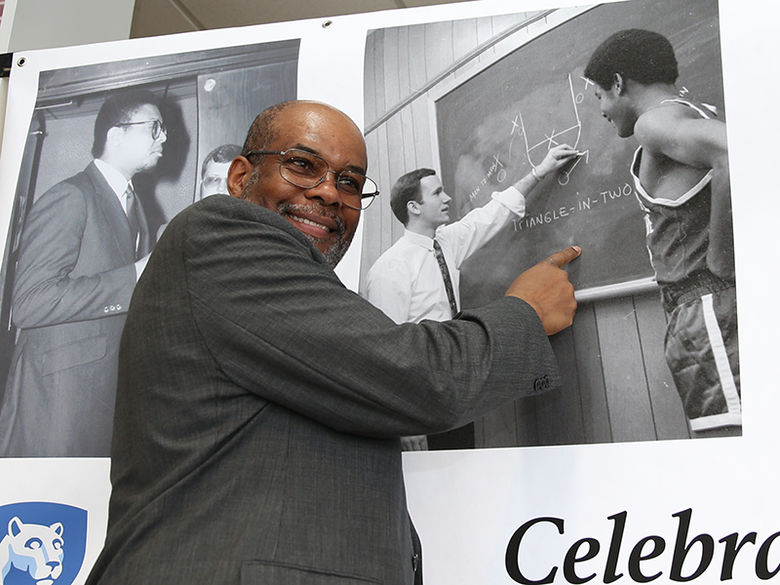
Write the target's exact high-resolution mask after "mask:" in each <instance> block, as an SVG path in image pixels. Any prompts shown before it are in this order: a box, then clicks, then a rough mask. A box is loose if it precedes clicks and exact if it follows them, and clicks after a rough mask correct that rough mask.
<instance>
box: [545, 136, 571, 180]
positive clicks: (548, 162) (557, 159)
mask: <svg viewBox="0 0 780 585" xmlns="http://www.w3.org/2000/svg"><path fill="white" fill-rule="evenodd" d="M579 154H580V153H579V152H578V151H577V149H575V148H572V147H571V146H569V145H568V144H559V145H558V146H554V147H552V148H551V149H550V150H548V151H547V155H546V156H545V157H544V160H543V161H542V162H540V163H539V166H537V167H536V175H537V176H538V178H540V179H541V178H544V177H546V176H547V175H549V174H550V173H552V172H553V171H557V170H558V169H560V168H561V167H563V166H564V165H566V163H568V162H569V161H572V160H574V158H575V157H577V156H579Z"/></svg>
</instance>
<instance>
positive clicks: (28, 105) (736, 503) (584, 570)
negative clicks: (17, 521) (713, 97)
mask: <svg viewBox="0 0 780 585" xmlns="http://www.w3.org/2000/svg"><path fill="white" fill-rule="evenodd" d="M561 4H562V3H561V2H542V1H530V0H529V1H528V2H524V3H523V5H522V6H520V5H519V3H518V2H505V1H491V0H487V1H484V2H474V3H463V4H455V5H450V6H439V7H428V8H421V9H413V10H399V11H389V12H382V13H374V14H366V15H356V16H348V17H338V18H333V19H330V24H329V25H327V26H325V22H326V21H325V20H320V19H318V20H311V21H299V22H293V23H282V24H275V25H263V26H259V27H247V28H240V29H229V30H218V31H208V32H203V33H193V34H185V35H171V36H166V37H158V38H152V39H142V40H137V41H123V42H117V43H106V44H101V45H92V46H84V47H74V48H67V49H60V50H48V51H33V52H29V53H25V54H16V55H14V62H15V63H14V70H13V73H12V78H11V84H10V91H9V99H8V114H7V119H6V127H5V134H4V138H3V149H2V154H3V156H2V159H0V226H2V229H3V230H6V229H7V226H8V224H9V220H10V214H11V208H12V204H13V197H14V193H15V183H16V177H17V175H18V171H19V168H20V164H21V158H22V148H23V145H24V142H25V136H26V133H27V130H28V128H29V124H30V119H31V115H32V110H33V106H34V103H35V97H36V91H37V77H38V72H39V71H42V70H46V69H54V68H60V67H74V66H78V65H85V64H89V63H96V62H107V61H113V60H122V59H129V58H137V57H141V56H143V55H150V56H151V55H161V54H170V53H178V52H183V51H188V50H203V49H208V48H214V47H221V46H232V45H241V44H252V43H257V42H265V41H272V40H280V39H288V38H301V39H302V45H301V52H300V67H299V79H298V89H299V96H300V97H302V98H311V99H318V100H322V101H325V102H329V103H332V104H334V105H336V106H337V107H340V108H341V109H343V110H344V111H345V112H347V113H348V114H349V115H351V116H352V117H353V118H354V119H355V120H356V121H357V122H358V124H362V122H363V115H362V103H363V96H362V80H363V51H364V43H365V33H366V31H367V30H370V29H373V28H380V27H386V26H400V25H408V24H414V23H420V22H428V21H437V20H451V19H457V18H466V17H473V16H484V15H488V14H501V13H506V12H516V11H518V10H521V9H522V10H532V9H539V8H545V7H546V8H549V7H555V6H561ZM571 5H573V4H571ZM720 12H721V16H720V25H721V33H722V57H723V68H724V86H725V96H726V103H727V108H728V121H729V125H728V135H729V148H730V162H731V185H732V198H733V210H734V231H735V243H736V255H737V258H736V260H737V280H738V294H739V297H738V306H739V332H740V358H741V372H742V374H741V376H742V387H743V388H744V389H745V392H744V396H745V399H744V403H743V410H744V427H743V436H742V437H739V438H733V439H709V440H698V441H690V440H689V441H666V442H649V443H631V444H609V445H590V446H573V447H538V448H522V449H492V450H484V451H454V452H423V453H412V454H406V455H405V470H406V474H407V490H408V495H409V505H410V508H411V512H412V515H413V518H414V520H415V523H416V524H417V526H418V530H419V532H420V534H421V537H422V539H423V546H424V552H425V557H424V559H425V562H424V568H425V579H426V584H427V585H459V584H464V585H465V584H469V585H472V584H480V585H482V584H489V585H504V584H506V585H511V584H512V583H514V582H515V581H513V580H512V579H511V578H510V576H509V575H508V574H507V572H506V569H505V561H504V558H505V553H506V548H507V544H508V542H509V540H510V538H511V536H512V534H513V533H514V532H515V530H517V529H518V528H519V527H520V526H521V525H523V524H524V523H526V522H528V521H529V520H532V519H534V518H538V517H542V516H548V517H554V518H559V519H561V520H562V521H563V522H564V533H563V534H559V533H558V531H557V530H556V528H555V527H554V526H553V525H552V524H550V523H545V524H539V525H537V526H535V527H534V528H532V529H531V531H530V532H529V536H528V537H527V538H526V539H525V540H523V542H522V545H521V548H520V557H519V558H520V562H521V569H522V572H523V573H524V574H525V575H526V577H528V578H529V579H531V580H538V581H539V582H545V581H542V579H543V578H544V577H545V575H547V574H548V573H549V572H550V570H551V569H552V568H553V567H554V566H558V567H562V565H563V563H564V556H565V555H566V552H567V550H568V549H569V547H570V546H571V545H572V544H573V543H575V542H576V541H578V540H580V539H583V538H586V537H590V538H594V539H596V540H598V541H599V543H600V551H599V552H598V554H596V555H595V557H594V558H593V559H591V560H587V561H582V562H580V563H577V568H576V573H577V575H578V576H579V578H580V579H582V581H581V582H586V581H589V582H594V583H600V582H607V581H608V580H607V579H605V578H604V575H605V571H606V569H605V564H606V559H607V555H608V549H609V546H610V540H611V538H612V529H613V527H614V526H615V521H613V520H609V519H608V517H610V516H613V515H616V514H619V513H621V512H626V521H625V534H624V536H623V539H622V545H621V547H620V550H619V556H618V562H617V569H616V570H617V573H618V574H619V573H623V574H624V575H623V576H622V577H620V578H619V580H618V582H620V583H629V582H634V581H633V580H632V578H631V577H630V576H629V574H628V557H629V554H630V552H631V549H632V548H633V547H634V545H635V544H636V543H637V542H638V541H639V540H640V539H642V538H644V537H646V536H649V535H657V536H660V537H661V538H663V539H664V541H665V543H666V548H665V550H664V552H663V553H661V554H660V555H659V556H658V557H657V558H654V559H649V560H646V561H643V562H642V564H641V569H642V572H643V573H644V574H645V575H647V576H653V575H656V574H659V575H658V577H657V578H655V579H654V581H653V582H654V583H668V582H671V581H670V579H669V573H670V565H671V559H672V553H673V550H674V547H675V539H676V536H677V528H678V525H679V520H678V518H676V517H673V516H672V514H675V513H678V512H681V511H683V510H686V509H688V508H690V509H692V515H691V526H690V530H689V533H688V542H690V541H691V540H692V539H693V538H694V536H696V535H700V534H709V535H711V536H712V537H713V539H714V543H715V549H714V557H713V560H712V562H711V564H710V565H709V568H708V569H707V570H706V572H705V573H704V575H702V576H701V577H699V578H698V579H696V580H695V581H694V582H696V583H715V582H719V581H720V570H721V568H720V567H721V564H722V561H723V556H724V555H723V550H724V545H723V544H722V543H719V542H718V541H719V539H721V538H723V537H725V536H727V535H729V534H732V533H738V534H739V535H740V536H739V538H740V539H741V538H742V537H743V536H745V535H747V534H748V533H750V532H755V533H757V536H756V538H755V542H756V544H751V543H748V544H746V545H745V546H744V547H743V549H742V550H741V551H740V553H739V554H738V555H737V560H736V562H735V564H734V573H733V574H734V578H733V582H735V583H739V584H749V583H759V582H762V580H760V579H759V578H758V577H757V576H756V572H755V559H756V551H757V550H758V547H759V545H760V544H761V543H763V542H764V541H765V540H767V539H768V538H769V537H770V536H772V535H773V534H775V533H776V532H778V531H780V513H779V512H780V506H779V505H778V504H777V485H778V479H780V472H778V470H777V463H776V459H775V450H776V447H775V445H776V443H777V440H778V431H777V426H778V425H777V422H776V420H777V413H778V412H780V395H779V394H780V393H778V392H777V390H776V389H775V386H776V384H777V382H776V381H777V380H778V379H780V375H779V374H780V372H778V362H780V360H778V359H777V357H776V355H775V354H776V351H775V347H776V341H775V340H774V333H775V332H776V331H778V330H779V329H780V327H778V325H780V323H779V322H778V321H779V319H778V316H777V313H778V311H777V309H776V305H777V302H776V297H777V290H778V286H777V281H778V278H777V276H776V273H777V270H776V268H775V266H774V260H775V251H776V250H777V249H778V246H777V244H776V242H775V240H774V237H773V236H774V234H775V233H776V231H777V227H776V224H777V220H776V216H777V214H776V193H777V187H776V185H775V183H776V177H775V173H774V169H775V167H776V165H777V163H776V156H775V150H776V146H775V139H776V136H777V135H778V131H779V130H780V124H778V122H777V111H778V108H777V96H778V95H779V94H780V84H778V82H777V79H776V77H775V74H776V71H777V55H778V54H780V41H778V37H777V34H776V30H777V22H778V17H780V9H779V8H778V7H777V6H776V5H775V3H774V2H770V1H769V0H748V1H744V2H739V3H737V2H721V4H720ZM22 58H23V59H24V65H23V66H19V63H20V62H21V59H22ZM344 72H353V74H352V75H351V76H346V77H345V75H344ZM345 79H349V80H350V81H349V85H345ZM334 80H338V81H339V83H335V82H334ZM373 164H376V163H375V162H374V163H373ZM0 235H3V234H0ZM363 237H370V235H369V236H363ZM360 248H361V246H360V240H359V238H358V239H357V240H356V241H355V243H354V244H353V247H352V251H351V252H350V254H349V256H348V257H347V259H346V260H345V263H344V264H343V265H342V266H341V267H340V269H339V273H340V275H341V276H342V278H343V279H344V280H345V282H346V283H347V284H348V285H350V286H352V287H353V288H355V287H356V282H357V272H358V266H359V251H360ZM586 253H587V251H586ZM109 490H110V486H109V482H108V461H107V460H105V459H92V460H90V459H31V460H11V459H5V460H0V506H2V505H5V504H10V503H15V502H22V501H53V502H61V503H66V504H70V505H74V506H78V507H82V508H84V509H87V510H88V512H89V521H90V532H89V540H88V544H87V554H86V559H85V564H84V567H83V568H82V571H81V573H80V574H79V577H78V578H77V579H76V581H74V582H75V583H83V580H84V579H85V578H86V574H87V573H88V566H89V565H90V564H91V563H92V562H93V561H94V559H95V557H96V556H97V554H98V552H99V549H100V546H101V543H102V537H103V533H104V530H105V522H106V505H107V500H108V495H109ZM2 528H3V527H0V529H2ZM686 544H687V543H686ZM585 550H586V549H580V551H579V555H580V556H581V555H582V554H583V553H584V552H585ZM645 552H647V549H645ZM688 557H689V559H688V561H689V562H690V563H691V564H690V565H688V564H686V565H685V566H684V567H685V568H684V570H683V575H689V574H691V573H692V572H693V571H694V570H695V568H696V565H697V563H698V561H699V559H700V558H701V549H700V548H699V546H698V545H695V546H693V547H692V548H691V551H690V553H689V555H688ZM779 564H780V543H775V544H774V545H773V546H772V547H770V555H769V561H768V567H769V570H770V571H772V570H774V568H776V567H777V566H778V565H779ZM591 575H593V577H592V578H591V579H589V577H590V576H591ZM772 580H773V581H774V580H780V577H774V578H773V579H772ZM554 582H555V583H567V582H570V581H568V580H567V579H566V577H565V576H564V575H563V569H562V568H559V569H558V573H557V575H556V578H555V581H554Z"/></svg>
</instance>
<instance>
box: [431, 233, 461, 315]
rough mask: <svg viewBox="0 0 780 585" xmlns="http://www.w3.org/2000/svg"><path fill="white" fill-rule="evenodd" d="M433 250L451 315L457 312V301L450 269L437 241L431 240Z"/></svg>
mask: <svg viewBox="0 0 780 585" xmlns="http://www.w3.org/2000/svg"><path fill="white" fill-rule="evenodd" d="M433 252H434V254H436V262H438V263H439V270H441V277H442V278H443V279H444V288H445V289H446V291H447V300H449V301H450V311H451V312H452V315H451V316H452V317H454V316H455V315H457V313H458V303H457V302H456V301H455V290H454V289H453V288H452V278H451V277H450V271H449V269H448V268H447V263H446V262H445V261H444V254H443V253H442V251H441V246H440V245H439V242H437V241H436V240H433Z"/></svg>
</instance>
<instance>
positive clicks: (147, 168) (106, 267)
mask: <svg viewBox="0 0 780 585" xmlns="http://www.w3.org/2000/svg"><path fill="white" fill-rule="evenodd" d="M299 45H300V42H299V40H297V39H294V40H283V41H276V42H268V43H261V44H253V45H243V46H235V47H224V48H218V49H210V50H200V51H192V52H185V53H176V54H171V55H158V56H154V57H149V58H139V59H132V60H125V61H117V62H107V63H98V64H94V65H84V66H80V67H72V68H64V69H53V70H49V71H42V72H41V73H40V76H39V85H38V91H37V97H36V101H35V108H34V113H33V116H32V121H31V125H30V130H29V134H28V137H27V141H26V144H25V146H24V156H23V160H22V166H21V171H20V174H19V179H18V182H17V186H16V195H15V199H14V208H13V216H12V222H11V226H10V230H9V235H8V238H7V246H6V250H5V255H4V261H3V265H2V277H3V287H2V302H1V304H0V309H1V312H2V318H3V329H2V345H0V366H1V367H0V379H1V380H2V384H1V385H0V395H2V401H1V402H0V456H3V457H54V456H58V457H107V456H108V455H109V451H110V444H111V434H112V423H113V408H114V394H115V391H116V388H115V387H116V377H117V352H118V347H119V338H120V335H121V331H122V327H123V324H124V319H125V314H126V312H127V308H128V305H129V303H130V297H131V295H132V292H133V289H134V286H135V283H136V281H137V279H138V278H139V277H140V275H141V273H142V272H143V269H144V267H145V264H146V260H147V259H148V256H149V254H150V252H151V250H152V248H153V247H154V244H155V242H156V241H157V239H158V238H159V237H160V235H161V234H162V233H163V231H164V230H165V226H166V225H167V223H168V222H169V221H170V220H171V218H173V216H174V215H176V214H177V213H178V212H179V211H181V210H182V209H184V208H185V207H187V206H188V205H190V204H192V203H193V202H195V201H198V200H200V199H202V198H203V197H207V196H209V195H211V194H214V193H218V192H219V193H224V192H226V188H225V176H226V174H227V169H228V167H229V165H230V162H231V161H232V160H233V158H234V157H235V156H236V155H238V154H239V152H240V149H241V146H240V145H241V144H242V143H243V140H244V136H245V133H246V128H247V127H248V126H249V125H250V123H251V121H252V120H253V118H254V116H255V115H256V114H257V113H258V112H260V111H262V110H263V109H265V108H266V107H268V106H269V105H272V104H276V103H278V102H280V101H284V100H289V99H294V98H296V97H297V71H298V51H299Z"/></svg>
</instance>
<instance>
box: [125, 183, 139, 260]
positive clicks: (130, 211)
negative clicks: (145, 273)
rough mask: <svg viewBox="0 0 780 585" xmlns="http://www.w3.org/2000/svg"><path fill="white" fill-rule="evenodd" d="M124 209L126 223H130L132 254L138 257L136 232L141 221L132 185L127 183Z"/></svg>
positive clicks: (137, 232)
mask: <svg viewBox="0 0 780 585" xmlns="http://www.w3.org/2000/svg"><path fill="white" fill-rule="evenodd" d="M125 209H126V213H127V223H128V224H129V225H130V237H131V239H132V242H133V254H135V256H136V260H137V259H138V234H139V232H140V231H141V223H140V222H139V221H138V202H137V201H136V199H135V191H134V190H133V186H132V185H131V184H130V183H128V184H127V189H125Z"/></svg>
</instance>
